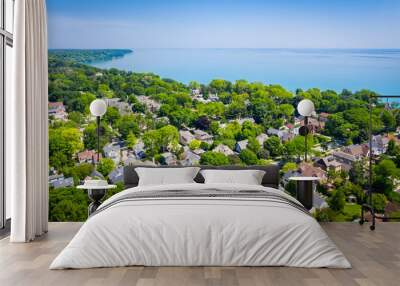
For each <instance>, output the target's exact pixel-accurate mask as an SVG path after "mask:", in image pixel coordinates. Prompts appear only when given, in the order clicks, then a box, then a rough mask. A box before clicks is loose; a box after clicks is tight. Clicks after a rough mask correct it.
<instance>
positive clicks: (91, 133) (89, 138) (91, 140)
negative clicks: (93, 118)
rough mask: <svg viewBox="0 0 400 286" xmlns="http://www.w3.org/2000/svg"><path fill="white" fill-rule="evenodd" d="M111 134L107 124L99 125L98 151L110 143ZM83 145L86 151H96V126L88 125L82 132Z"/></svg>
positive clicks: (94, 124) (93, 124)
mask: <svg viewBox="0 0 400 286" xmlns="http://www.w3.org/2000/svg"><path fill="white" fill-rule="evenodd" d="M111 137H112V133H111V130H110V128H109V127H108V126H107V124H106V123H105V122H103V121H101V123H100V149H102V148H103V147H104V146H105V145H106V144H107V143H108V142H110V140H111ZM83 143H84V145H85V148H86V149H97V125H96V123H93V122H92V123H90V124H89V125H88V126H87V127H86V128H85V129H84V130H83Z"/></svg>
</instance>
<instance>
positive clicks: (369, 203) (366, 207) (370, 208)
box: [360, 95, 400, 230]
mask: <svg viewBox="0 0 400 286" xmlns="http://www.w3.org/2000/svg"><path fill="white" fill-rule="evenodd" d="M373 98H376V99H380V98H382V99H383V98H386V99H390V98H400V95H370V96H369V100H368V110H369V123H368V145H369V164H368V201H367V203H365V204H363V205H362V206H361V218H360V224H361V225H362V224H364V222H365V220H364V210H368V211H369V212H370V213H371V216H372V224H371V225H370V227H369V228H370V229H371V230H374V229H375V220H376V219H377V218H379V219H400V217H386V216H380V215H377V214H376V213H375V210H374V207H373V206H372V168H373V158H372V157H373V154H372V153H373V152H372V108H373V104H372V99H373Z"/></svg>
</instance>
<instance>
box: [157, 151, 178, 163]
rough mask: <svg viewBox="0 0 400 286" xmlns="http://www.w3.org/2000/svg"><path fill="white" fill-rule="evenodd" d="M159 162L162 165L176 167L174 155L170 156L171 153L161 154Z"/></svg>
mask: <svg viewBox="0 0 400 286" xmlns="http://www.w3.org/2000/svg"><path fill="white" fill-rule="evenodd" d="M160 162H161V164H162V165H168V166H171V165H173V166H174V165H177V159H176V156H175V155H174V154H172V153H171V152H164V153H162V154H161V159H160Z"/></svg>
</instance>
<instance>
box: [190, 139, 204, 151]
mask: <svg viewBox="0 0 400 286" xmlns="http://www.w3.org/2000/svg"><path fill="white" fill-rule="evenodd" d="M200 145H201V141H199V140H197V139H193V140H192V141H190V143H189V148H190V150H196V149H198V148H200Z"/></svg>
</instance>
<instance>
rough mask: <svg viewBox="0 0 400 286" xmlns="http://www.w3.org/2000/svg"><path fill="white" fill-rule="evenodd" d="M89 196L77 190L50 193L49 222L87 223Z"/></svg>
mask: <svg viewBox="0 0 400 286" xmlns="http://www.w3.org/2000/svg"><path fill="white" fill-rule="evenodd" d="M88 204H89V199H88V196H87V195H86V194H85V192H83V191H82V190H78V189H75V188H60V189H52V190H50V191H49V221H85V220H86V219H87V206H88Z"/></svg>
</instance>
